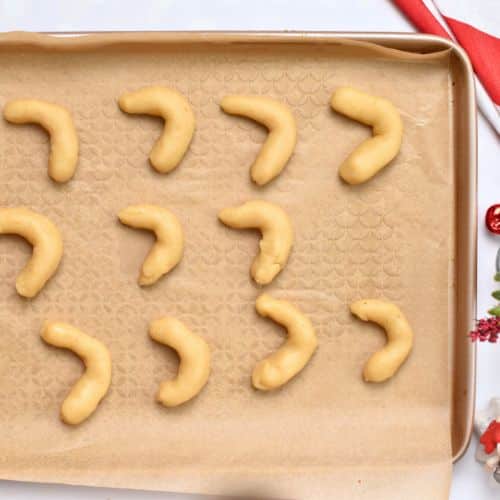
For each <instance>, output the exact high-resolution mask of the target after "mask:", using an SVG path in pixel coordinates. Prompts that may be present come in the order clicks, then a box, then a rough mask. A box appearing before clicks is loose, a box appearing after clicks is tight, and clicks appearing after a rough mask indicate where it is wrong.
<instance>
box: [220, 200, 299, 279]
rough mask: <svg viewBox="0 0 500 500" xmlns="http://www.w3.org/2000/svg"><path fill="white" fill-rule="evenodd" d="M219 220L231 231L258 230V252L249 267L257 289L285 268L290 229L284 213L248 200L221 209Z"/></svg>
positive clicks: (270, 205) (278, 208)
mask: <svg viewBox="0 0 500 500" xmlns="http://www.w3.org/2000/svg"><path fill="white" fill-rule="evenodd" d="M219 219H220V220H221V221H222V222H223V223H224V224H225V225H226V226H229V227H232V228H235V229H258V230H259V231H260V232H261V233H262V239H261V240H260V243H259V247H260V252H259V253H258V255H257V256H256V257H255V259H254V261H253V263H252V267H251V269H250V274H251V275H252V277H253V279H254V280H255V281H256V282H257V283H258V284H259V285H266V284H268V283H271V281H272V280H273V279H274V278H275V276H276V275H277V274H278V273H279V272H280V271H281V270H282V269H283V268H284V267H285V264H286V262H287V260H288V256H289V255H290V252H291V250H292V245H293V239H294V234H293V227H292V223H291V222H290V218H289V217H288V215H287V214H286V212H285V211H284V210H283V209H282V208H280V207H279V206H278V205H275V204H273V203H269V202H268V201H263V200H252V201H247V202H246V203H244V204H243V205H240V206H237V207H231V208H224V209H222V210H221V211H220V212H219Z"/></svg>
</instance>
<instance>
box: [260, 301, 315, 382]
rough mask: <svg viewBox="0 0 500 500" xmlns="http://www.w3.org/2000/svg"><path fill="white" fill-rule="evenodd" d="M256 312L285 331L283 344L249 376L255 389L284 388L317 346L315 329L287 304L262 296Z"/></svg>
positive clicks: (302, 315)
mask: <svg viewBox="0 0 500 500" xmlns="http://www.w3.org/2000/svg"><path fill="white" fill-rule="evenodd" d="M255 308H256V309H257V312H258V313H259V314H260V315H261V316H263V317H264V318H271V319H272V320H273V321H276V322H277V323H279V324H280V325H283V326H284V327H285V328H286V329H287V330H288V338H287V340H286V342H285V343H284V344H283V345H282V346H281V347H280V348H279V349H278V350H277V351H276V352H275V353H273V354H271V355H270V356H268V357H267V358H265V359H263V360H262V361H260V362H259V363H258V364H257V366H256V367H255V369H254V371H253V374H252V383H253V385H254V387H255V388H256V389H260V390H261V391H270V390H272V389H276V388H278V387H281V386H282V385H284V384H286V383H287V382H288V381H289V380H290V379H291V378H292V377H294V376H295V375H297V373H299V372H300V371H301V370H302V369H303V368H304V366H305V365H306V364H307V362H308V361H309V359H311V356H312V355H313V353H314V351H315V350H316V347H317V345H318V340H317V338H316V333H315V331H314V327H313V325H312V323H311V321H310V320H309V318H308V317H307V316H305V315H304V314H303V313H301V312H300V311H299V310H298V309H297V308H296V307H294V306H293V305H292V304H290V302H287V301H286V300H278V299H274V298H273V297H271V296H270V295H267V294H262V295H260V296H259V297H258V298H257V301H256V302H255Z"/></svg>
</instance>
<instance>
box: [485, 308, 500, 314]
mask: <svg viewBox="0 0 500 500" xmlns="http://www.w3.org/2000/svg"><path fill="white" fill-rule="evenodd" d="M488 314H491V315H493V316H500V306H496V307H493V308H492V309H490V310H489V311H488Z"/></svg>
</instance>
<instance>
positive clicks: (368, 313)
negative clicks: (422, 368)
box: [351, 299, 413, 382]
mask: <svg viewBox="0 0 500 500" xmlns="http://www.w3.org/2000/svg"><path fill="white" fill-rule="evenodd" d="M351 312H352V313H353V314H354V315H355V316H357V317H358V318H359V319H362V320H363V321H373V322H374V323H377V324H378V325H380V326H381V327H382V328H384V330H385V332H386V334H387V344H386V345H385V347H383V348H382V349H380V351H377V352H376V353H375V354H373V355H372V356H371V357H370V359H369V360H368V361H367V362H366V364H365V366H364V368H363V378H364V379H365V381H366V382H384V381H385V380H387V379H389V378H391V377H392V376H393V375H394V374H395V373H396V371H397V370H398V369H399V367H400V366H401V365H402V364H403V363H404V362H405V360H406V358H407V357H408V355H409V354H410V351H411V348H412V345H413V332H412V329H411V326H410V324H409V323H408V321H407V319H406V318H405V316H404V314H403V313H402V312H401V310H400V309H399V308H398V307H397V306H396V305H394V304H392V303H391V302H385V301H383V300H376V299H366V300H358V301H357V302H354V303H352V304H351Z"/></svg>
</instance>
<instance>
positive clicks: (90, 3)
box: [0, 0, 500, 500]
mask: <svg viewBox="0 0 500 500" xmlns="http://www.w3.org/2000/svg"><path fill="white" fill-rule="evenodd" d="M471 8H473V3H472V2H471ZM498 8H500V7H498ZM199 29H208V30H231V29H232V30H257V29H261V30H262V29H265V30H285V29H287V30H333V31H399V32H402V31H413V27H412V26H411V24H410V23H408V22H407V21H406V19H405V18H404V17H403V16H402V15H401V14H400V13H399V11H398V10H397V9H396V8H395V7H394V6H393V5H392V3H391V2H390V1H388V0H252V1H244V0H241V1H238V0H149V1H147V0H142V1H137V0H120V1H119V0H86V1H85V0H71V1H68V0H59V1H58V0H45V1H40V0H31V1H29V0H0V31H12V30H31V31H99V30H199ZM478 137H479V257H478V258H479V262H478V273H479V276H478V290H479V291H478V311H479V314H483V313H484V311H485V310H486V309H487V308H488V307H490V305H491V304H492V299H491V298H490V292H491V290H492V288H493V286H494V284H493V282H492V279H491V277H492V274H493V272H494V257H495V253H496V249H497V248H498V247H499V246H500V238H495V237H493V236H491V235H489V234H488V233H487V231H486V230H485V229H484V224H483V214H484V212H485V210H486V209H487V207H488V206H489V205H491V204H492V203H496V202H500V192H499V190H498V186H500V168H499V167H498V154H499V141H498V137H497V136H496V135H495V134H494V132H493V131H492V130H491V128H490V127H489V126H488V124H487V123H486V122H485V120H484V119H483V118H482V117H481V116H480V117H479V131H478ZM499 351H500V345H499V346H496V345H481V346H480V347H479V352H478V388H477V405H478V407H483V406H484V405H485V404H486V403H487V401H488V400H489V398H490V397H492V396H494V395H497V396H500V385H499V384H498V375H499V372H498V361H497V360H496V359H498V356H499V355H500V354H499ZM476 442H477V441H476V439H475V438H474V439H473V442H472V444H471V447H470V449H469V452H468V453H467V455H466V456H465V457H464V458H463V459H462V460H461V461H460V462H459V463H458V464H457V465H456V466H455V470H454V475H453V486H452V493H451V497H450V498H451V499H453V500H466V499H467V500H469V499H471V498H474V499H481V500H490V499H491V500H493V499H498V498H499V497H500V488H499V489H496V490H493V489H491V488H490V486H489V485H488V484H487V481H486V477H485V474H484V472H483V471H482V469H481V467H480V466H479V465H478V464H477V463H476V462H475V461H474V457H473V455H474V450H475V447H476ZM4 498H5V499H12V498H15V499H49V498H50V499H54V500H57V499H67V498H73V499H75V500H80V499H82V500H83V499H90V498H92V499H96V500H104V499H127V500H132V499H134V500H139V499H141V500H142V499H143V500H154V499H160V498H162V499H167V498H168V499H169V500H174V499H177V498H178V499H179V500H180V499H181V498H182V499H188V498H193V497H188V496H182V495H167V494H165V493H146V492H134V491H122V490H109V489H89V488H76V487H75V488H71V487H64V486H52V485H39V484H23V483H13V482H0V499H4ZM395 500H399V499H395Z"/></svg>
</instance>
